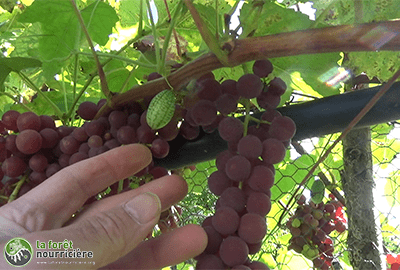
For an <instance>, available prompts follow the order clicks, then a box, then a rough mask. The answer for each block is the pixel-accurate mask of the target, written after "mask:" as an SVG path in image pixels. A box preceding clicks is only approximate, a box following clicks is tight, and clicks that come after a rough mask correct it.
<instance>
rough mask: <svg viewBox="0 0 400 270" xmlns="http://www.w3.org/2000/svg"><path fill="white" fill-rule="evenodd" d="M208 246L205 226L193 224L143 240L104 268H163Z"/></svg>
mask: <svg viewBox="0 0 400 270" xmlns="http://www.w3.org/2000/svg"><path fill="white" fill-rule="evenodd" d="M206 246H207V234H206V233H205V231H204V230H203V228H201V227H200V226H198V225H194V224H191V225H187V226H185V227H181V228H178V229H175V230H173V231H171V232H169V233H166V234H162V235H160V236H159V237H157V238H154V239H150V240H148V241H145V242H142V243H141V244H140V245H139V246H138V247H137V248H136V249H134V250H133V251H131V252H129V253H128V254H127V255H125V256H124V257H123V258H121V259H120V260H118V261H116V262H114V263H112V264H109V265H107V266H105V267H104V268H103V269H161V268H163V267H166V266H170V265H175V264H179V263H181V262H183V261H186V260H188V259H190V258H193V257H195V256H197V255H199V254H200V253H202V252H203V251H204V249H205V248H206Z"/></svg>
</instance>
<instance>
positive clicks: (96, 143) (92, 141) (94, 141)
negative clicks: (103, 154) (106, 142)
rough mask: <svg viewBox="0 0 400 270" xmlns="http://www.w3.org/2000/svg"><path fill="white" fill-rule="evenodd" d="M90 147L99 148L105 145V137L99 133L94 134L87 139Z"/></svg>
mask: <svg viewBox="0 0 400 270" xmlns="http://www.w3.org/2000/svg"><path fill="white" fill-rule="evenodd" d="M87 143H88V146H89V147H90V148H98V147H100V146H103V139H102V138H101V137H100V136H99V135H92V136H90V138H89V139H88V141H87Z"/></svg>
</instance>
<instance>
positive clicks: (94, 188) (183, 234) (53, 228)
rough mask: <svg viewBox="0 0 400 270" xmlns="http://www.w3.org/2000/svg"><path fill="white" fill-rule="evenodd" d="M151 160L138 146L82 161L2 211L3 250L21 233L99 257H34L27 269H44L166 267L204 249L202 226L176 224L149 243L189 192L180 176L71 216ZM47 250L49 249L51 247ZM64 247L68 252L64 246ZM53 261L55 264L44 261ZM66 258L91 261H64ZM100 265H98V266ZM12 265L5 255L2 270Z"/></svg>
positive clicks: (0, 238)
mask: <svg viewBox="0 0 400 270" xmlns="http://www.w3.org/2000/svg"><path fill="white" fill-rule="evenodd" d="M150 162H151V152H150V151H149V149H148V148H147V147H145V146H143V145H139V144H131V145H126V146H122V147H119V148H115V149H112V150H110V151H108V152H106V153H104V154H102V155H99V156H96V157H93V158H90V159H87V160H84V161H81V162H78V163H75V164H73V165H71V166H69V167H67V168H65V169H63V170H61V171H59V172H58V173H56V174H55V175H53V176H52V177H50V178H49V179H47V180H46V181H45V182H44V183H42V184H40V185H39V186H37V187H35V188H34V189H32V190H31V191H29V192H28V193H26V194H25V195H23V196H22V197H20V198H18V199H17V200H15V201H13V202H11V203H9V204H6V205H4V206H3V207H1V208H0V226H1V227H0V243H1V246H2V250H4V246H5V245H6V243H7V241H8V240H9V239H12V238H13V237H22V238H24V239H26V240H28V241H29V242H30V243H31V245H32V246H33V249H34V252H33V253H35V250H40V249H37V247H36V243H37V241H39V243H46V245H47V243H48V242H49V240H51V241H53V242H63V241H64V240H65V239H67V240H68V241H72V243H73V249H77V248H79V249H80V250H81V251H92V252H93V258H91V259H89V258H87V259H70V258H68V259H66V258H47V259H39V258H36V257H35V256H34V254H33V256H32V260H31V261H30V262H29V263H28V264H27V265H26V266H25V268H32V269H33V268H40V269H54V268H57V269H67V268H69V269H71V268H72V269H77V268H80V269H89V268H91V269H92V268H100V267H104V269H117V268H119V269H159V268H162V267H165V266H168V265H174V264H178V263H180V262H182V261H185V260H187V259H189V258H192V257H194V256H196V255H198V254H200V253H201V252H202V251H203V250H204V249H205V247H206V245H207V235H206V233H205V232H204V230H203V229H202V228H201V227H200V226H197V225H187V226H185V227H181V228H177V229H175V230H173V231H171V232H169V233H167V234H163V235H161V236H159V237H157V238H153V239H149V240H147V241H143V240H144V239H145V237H146V236H147V235H148V233H149V232H150V231H151V230H152V229H153V227H154V225H155V224H157V222H158V220H159V217H160V213H161V211H163V210H165V209H168V208H169V207H170V206H171V205H173V204H175V203H177V202H178V201H180V200H181V199H183V198H184V197H185V195H186V194H187V185H186V182H185V181H184V180H183V179H182V178H181V177H179V176H177V175H170V176H165V177H162V178H159V179H156V180H154V181H152V182H150V183H148V184H146V185H144V186H141V187H139V188H137V189H134V190H130V191H127V192H124V193H121V194H118V195H114V196H111V197H108V198H105V199H102V200H100V201H96V202H94V203H92V204H90V205H89V206H88V207H87V208H85V209H84V211H82V212H80V213H79V215H78V216H77V217H75V218H73V219H71V216H72V215H73V214H74V213H75V212H76V211H77V210H78V209H80V208H81V206H82V205H83V204H84V202H85V201H86V200H87V199H88V198H90V197H91V196H93V195H95V194H97V193H99V192H101V191H102V190H104V189H105V188H107V187H108V186H110V185H111V184H113V183H114V182H116V181H118V180H120V179H124V178H127V177H129V176H131V175H133V174H135V173H136V172H138V171H140V170H141V169H143V168H145V167H146V166H147V165H149V163H150ZM46 250H48V249H46ZM57 250H58V251H64V249H63V248H62V249H57ZM44 261H48V262H50V261H53V262H55V263H54V264H38V262H44ZM62 261H76V262H85V263H83V264H75V265H74V264H62V263H61V262H62ZM93 263H94V264H93ZM7 267H8V268H13V267H12V266H10V265H8V264H7V262H6V261H5V260H1V262H0V268H1V269H5V268H7Z"/></svg>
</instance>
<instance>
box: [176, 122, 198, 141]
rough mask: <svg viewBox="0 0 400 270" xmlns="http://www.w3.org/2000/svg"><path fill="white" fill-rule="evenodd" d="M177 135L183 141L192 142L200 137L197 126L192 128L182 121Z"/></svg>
mask: <svg viewBox="0 0 400 270" xmlns="http://www.w3.org/2000/svg"><path fill="white" fill-rule="evenodd" d="M179 133H180V134H181V135H182V137H183V138H185V140H188V141H192V140H194V139H196V138H197V137H198V136H199V135H200V128H199V127H198V126H192V125H190V124H188V122H186V121H183V122H182V124H181V126H180V128H179Z"/></svg>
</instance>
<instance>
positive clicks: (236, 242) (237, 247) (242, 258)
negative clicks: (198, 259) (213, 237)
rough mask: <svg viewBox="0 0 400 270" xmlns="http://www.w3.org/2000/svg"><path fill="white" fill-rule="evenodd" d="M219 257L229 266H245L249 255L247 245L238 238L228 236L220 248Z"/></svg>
mask: <svg viewBox="0 0 400 270" xmlns="http://www.w3.org/2000/svg"><path fill="white" fill-rule="evenodd" d="M219 255H220V257H221V259H222V261H223V262H224V263H225V264H226V265H228V266H235V265H240V264H244V263H245V262H246V260H247V256H248V255H249V248H248V247H247V244H246V243H245V242H244V241H243V240H242V239H241V238H239V237H237V236H228V237H227V238H225V239H224V240H223V241H222V243H221V246H220V247H219Z"/></svg>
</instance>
